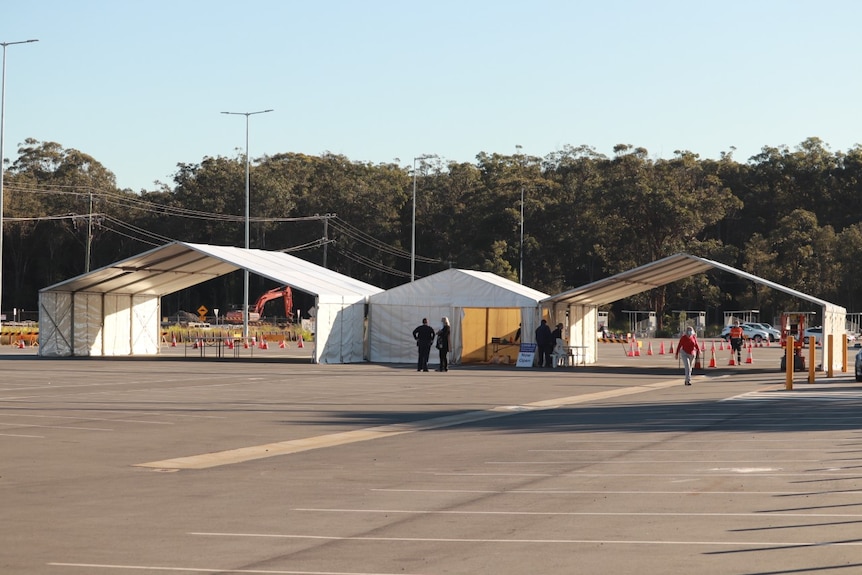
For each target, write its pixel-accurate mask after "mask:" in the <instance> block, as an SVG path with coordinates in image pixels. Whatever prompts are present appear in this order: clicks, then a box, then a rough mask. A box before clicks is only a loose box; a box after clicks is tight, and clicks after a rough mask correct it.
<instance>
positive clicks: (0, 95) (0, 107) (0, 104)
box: [0, 40, 39, 324]
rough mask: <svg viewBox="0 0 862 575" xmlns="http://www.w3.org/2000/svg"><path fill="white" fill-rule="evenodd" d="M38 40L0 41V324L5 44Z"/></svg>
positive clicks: (0, 304) (0, 319)
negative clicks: (0, 66) (0, 49)
mask: <svg viewBox="0 0 862 575" xmlns="http://www.w3.org/2000/svg"><path fill="white" fill-rule="evenodd" d="M38 41H39V40H19V41H18V42H0V46H3V80H2V87H0V324H2V323H3V317H2V314H3V171H4V170H3V132H4V131H5V127H6V46H13V45H15V44H29V43H30V42H38Z"/></svg>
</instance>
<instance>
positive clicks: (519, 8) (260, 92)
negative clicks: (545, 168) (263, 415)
mask: <svg viewBox="0 0 862 575" xmlns="http://www.w3.org/2000/svg"><path fill="white" fill-rule="evenodd" d="M860 22H862V2H858V1H856V0H819V1H817V2H815V1H813V0H809V1H800V0H723V1H721V2H717V1H713V2H706V1H697V0H695V1H692V0H679V1H676V0H673V1H672V0H653V1H646V0H643V1H635V0H616V1H612V2H611V1H607V2H605V1H598V0H589V1H586V0H583V1H582V0H569V1H566V0H529V1H528V0H522V1H517V2H516V1H512V0H434V1H431V2H411V1H406V0H402V1H395V0H318V1H307V0H302V1H300V0H280V1H279V0H246V1H244V2H235V1H234V2H226V1H224V0H146V1H143V0H75V1H69V0H42V1H40V2H13V1H12V0H7V1H5V2H3V3H2V5H0V41H2V42H13V41H18V40H27V39H30V38H38V39H39V42H38V43H34V44H25V45H16V46H9V47H8V48H7V50H6V126H5V156H6V157H7V158H14V157H17V148H18V145H19V144H20V143H21V142H23V141H24V139H25V138H28V137H32V138H36V139H38V140H41V141H53V142H57V143H59V144H60V145H61V146H63V147H64V148H75V149H78V150H81V151H82V152H85V153H87V154H90V155H91V156H93V157H94V158H95V159H96V160H98V161H99V162H101V163H102V164H103V165H105V167H107V168H108V169H109V170H111V171H112V172H113V173H114V174H116V176H117V184H118V185H119V186H120V187H122V188H131V189H132V190H134V191H139V190H141V189H148V190H151V189H155V187H156V186H155V184H154V182H156V181H160V182H164V183H167V184H169V185H171V184H172V183H173V182H172V175H173V174H174V172H175V171H176V165H177V164H178V163H199V162H200V161H201V160H203V158H204V157H207V156H229V157H235V156H236V155H237V154H240V153H243V152H244V150H245V118H244V117H242V116H225V115H221V114H220V112H222V111H232V112H252V111H258V110H264V109H267V108H272V109H274V112H271V113H268V114H264V115H259V116H252V117H251V119H250V155H251V157H252V158H256V157H260V156H262V155H264V154H276V153H282V152H298V153H305V154H311V155H319V154H321V153H324V152H326V151H329V152H332V153H336V154H343V155H345V156H347V157H348V158H349V159H350V160H352V161H360V162H372V163H380V162H391V161H397V163H399V164H400V165H402V166H407V165H411V164H412V161H413V157H414V156H417V155H421V154H426V153H435V154H439V155H440V156H441V157H442V158H443V159H444V160H454V161H462V162H474V161H475V157H476V155H477V154H479V153H480V152H488V153H494V152H497V153H501V154H513V153H515V152H516V146H518V145H520V146H522V151H523V152H524V153H527V154H530V155H534V156H545V155H547V154H549V153H551V152H554V151H556V150H559V149H560V148H562V147H564V146H566V145H571V146H579V145H582V144H585V145H588V146H592V147H594V148H595V149H596V151H597V152H599V153H603V154H606V155H612V154H613V147H614V145H616V144H620V143H622V144H631V145H634V146H640V147H644V148H646V149H647V150H648V151H649V153H650V156H651V157H654V158H660V157H664V158H667V157H671V156H672V155H673V153H674V151H675V150H688V151H691V152H694V153H697V154H700V155H701V157H704V158H717V157H718V156H719V155H720V154H721V152H728V151H731V149H732V148H736V151H735V152H734V158H736V159H737V160H739V161H745V160H747V159H748V158H749V157H751V156H753V155H755V154H757V153H759V152H760V150H761V148H762V147H763V146H783V145H786V146H788V147H790V148H794V147H795V146H797V145H798V144H799V143H800V142H802V141H803V140H804V139H806V138H808V137H812V136H816V137H819V138H821V139H822V140H823V141H824V142H825V143H826V144H827V145H829V147H830V149H831V150H833V151H846V150H848V149H850V148H852V147H854V146H855V145H857V144H858V143H860V142H862V114H860V107H862V74H860V67H859V62H860V61H862V60H860V55H862V29H860ZM396 159H397V160H396Z"/></svg>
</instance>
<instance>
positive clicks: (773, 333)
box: [742, 321, 781, 341]
mask: <svg viewBox="0 0 862 575" xmlns="http://www.w3.org/2000/svg"><path fill="white" fill-rule="evenodd" d="M742 325H750V326H751V327H753V328H755V329H762V330H763V331H765V332H766V333H768V334H769V341H778V340H779V339H781V332H780V331H778V330H777V329H775V328H774V327H772V326H771V325H769V324H768V323H758V322H753V321H747V322H745V323H744V324H742Z"/></svg>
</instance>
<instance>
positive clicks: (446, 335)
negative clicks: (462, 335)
mask: <svg viewBox="0 0 862 575" xmlns="http://www.w3.org/2000/svg"><path fill="white" fill-rule="evenodd" d="M440 321H442V322H443V327H441V328H440V331H438V332H437V350H438V351H439V352H440V369H438V370H437V371H449V350H450V349H451V347H452V338H451V335H452V328H451V327H450V326H449V318H448V317H444V318H443V319H441V320H440Z"/></svg>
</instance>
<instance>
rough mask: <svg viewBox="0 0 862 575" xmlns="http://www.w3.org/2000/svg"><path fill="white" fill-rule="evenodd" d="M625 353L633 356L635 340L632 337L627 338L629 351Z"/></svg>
mask: <svg viewBox="0 0 862 575" xmlns="http://www.w3.org/2000/svg"><path fill="white" fill-rule="evenodd" d="M626 355H627V356H628V357H634V356H635V342H634V340H633V339H630V340H629V352H628V354H626Z"/></svg>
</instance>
